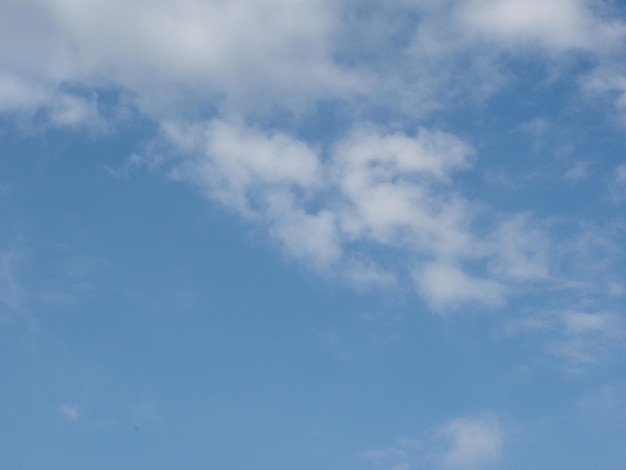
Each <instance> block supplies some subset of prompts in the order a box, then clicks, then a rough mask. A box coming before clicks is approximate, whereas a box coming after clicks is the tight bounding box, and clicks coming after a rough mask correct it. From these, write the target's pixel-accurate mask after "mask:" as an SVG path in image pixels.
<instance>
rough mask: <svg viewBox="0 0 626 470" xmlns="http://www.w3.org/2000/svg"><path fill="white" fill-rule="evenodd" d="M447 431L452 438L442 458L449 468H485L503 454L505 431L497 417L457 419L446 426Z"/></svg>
mask: <svg viewBox="0 0 626 470" xmlns="http://www.w3.org/2000/svg"><path fill="white" fill-rule="evenodd" d="M443 434H444V435H445V436H446V437H447V439H448V440H449V447H448V449H447V451H446V452H445V454H444V455H443V457H442V461H441V462H442V465H443V466H444V467H445V468H458V469H469V470H471V469H479V468H485V467H487V466H489V465H491V464H494V463H497V462H498V461H499V460H500V458H501V456H502V446H503V443H504V432H503V431H502V429H501V428H500V426H499V425H498V423H497V422H496V421H494V420H491V419H456V420H454V421H452V422H450V423H449V424H448V425H447V426H446V427H445V428H444V429H443Z"/></svg>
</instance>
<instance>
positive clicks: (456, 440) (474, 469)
mask: <svg viewBox="0 0 626 470" xmlns="http://www.w3.org/2000/svg"><path fill="white" fill-rule="evenodd" d="M505 437H506V436H505V433H504V430H503V429H502V427H501V426H500V423H499V422H498V420H497V419H496V418H495V417H493V416H485V417H478V418H456V419H453V420H451V421H449V422H447V423H446V424H444V425H443V426H438V427H437V428H435V429H434V430H430V431H429V432H428V434H427V435H426V436H425V438H424V439H420V440H416V439H409V438H406V437H404V438H400V439H398V440H397V442H396V443H395V445H393V446H390V447H385V448H378V449H376V448H373V449H368V450H366V451H365V452H361V453H359V454H358V456H359V457H360V458H361V459H363V460H366V461H368V462H369V463H370V464H371V465H372V466H373V467H375V468H377V469H381V470H400V469H402V470H404V469H406V470H410V469H413V468H415V469H418V468H441V469H460V470H478V469H483V468H490V467H491V466H492V465H493V464H497V463H499V462H500V461H501V460H502V456H503V455H502V454H503V446H504V442H505Z"/></svg>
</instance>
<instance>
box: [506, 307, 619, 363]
mask: <svg viewBox="0 0 626 470" xmlns="http://www.w3.org/2000/svg"><path fill="white" fill-rule="evenodd" d="M509 332H510V333H515V334H519V333H529V332H531V333H543V335H542V338H543V349H544V351H545V352H546V353H547V354H550V355H552V356H555V357H557V358H559V359H561V360H563V361H565V365H566V366H567V368H568V369H569V370H570V371H572V372H576V371H578V370H580V368H581V367H584V366H587V365H590V364H593V363H596V362H598V361H600V360H603V359H606V358H608V357H610V355H611V354H612V353H613V352H614V351H616V350H617V348H619V347H620V345H621V344H622V342H623V340H624V338H625V337H626V325H625V324H624V320H623V319H622V318H621V317H620V316H619V315H617V314H616V313H613V312H585V311H578V310H563V311H553V312H546V313H543V314H537V315H534V316H530V317H528V318H526V319H524V320H521V321H518V322H514V323H511V324H510V325H509Z"/></svg>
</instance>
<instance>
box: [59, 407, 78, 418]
mask: <svg viewBox="0 0 626 470" xmlns="http://www.w3.org/2000/svg"><path fill="white" fill-rule="evenodd" d="M59 413H61V416H63V417H64V418H65V419H67V420H68V421H78V420H79V419H80V418H81V416H82V411H81V409H80V407H79V406H78V405H75V404H73V405H70V404H67V403H66V404H63V405H61V406H60V407H59Z"/></svg>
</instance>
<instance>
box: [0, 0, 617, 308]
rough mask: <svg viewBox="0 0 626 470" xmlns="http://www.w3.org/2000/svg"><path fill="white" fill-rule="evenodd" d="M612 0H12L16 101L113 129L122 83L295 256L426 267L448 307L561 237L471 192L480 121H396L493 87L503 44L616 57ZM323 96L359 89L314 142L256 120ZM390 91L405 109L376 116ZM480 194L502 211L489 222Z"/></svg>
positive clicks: (514, 271) (234, 202) (59, 120)
mask: <svg viewBox="0 0 626 470" xmlns="http://www.w3.org/2000/svg"><path fill="white" fill-rule="evenodd" d="M357 3H358V2H357ZM600 6H601V5H600V4H598V3H595V2H588V1H583V0H543V1H539V0H526V1H521V0H448V1H441V2H437V1H432V0H392V1H390V2H382V3H381V2H379V3H378V4H376V3H375V2H374V3H372V4H369V5H368V8H367V9H365V10H364V9H363V8H360V7H359V5H357V4H356V3H354V2H352V1H349V0H344V1H341V0H340V1H331V0H321V1H320V0H295V1H294V0H237V1H231V2H223V1H218V0H177V1H175V2H172V1H167V0H156V1H155V0H133V1H125V2H121V0H107V1H105V0H85V1H82V2H76V1H73V0H23V1H17V0H10V1H7V2H3V3H2V5H0V39H1V40H0V64H2V65H1V66H0V112H2V113H11V114H20V113H21V114H25V115H26V116H31V117H32V116H39V117H42V116H43V118H44V120H45V121H46V122H47V123H48V124H51V125H55V126H61V127H70V128H79V127H81V126H87V127H89V128H98V129H108V126H107V124H106V123H105V121H106V119H107V118H106V116H104V114H105V113H103V112H102V110H101V109H100V104H101V103H100V102H99V98H98V95H97V90H107V91H114V92H115V93H117V94H118V95H119V96H120V100H122V101H124V100H126V101H128V102H129V103H131V105H132V106H134V107H136V108H137V110H138V111H139V112H140V114H141V116H142V117H146V118H148V119H152V120H153V121H154V122H156V123H158V124H159V125H160V129H161V131H160V132H161V134H162V135H163V136H164V137H165V139H167V140H168V141H169V142H170V143H172V144H173V147H175V149H176V151H175V152H174V153H178V154H179V155H182V157H180V158H178V159H169V160H168V157H165V158H164V159H163V160H165V163H164V165H171V166H172V171H171V173H170V174H171V176H172V177H173V178H175V179H177V180H179V181H183V182H186V183H190V184H193V185H194V186H195V187H197V188H199V189H200V191H202V193H203V194H205V195H206V196H207V197H209V198H211V199H212V200H214V201H218V202H220V203H221V204H223V205H225V206H227V207H229V208H230V209H231V210H233V211H234V212H236V213H237V214H239V215H240V216H242V217H244V218H246V219H248V220H250V221H253V223H255V224H257V226H260V227H263V230H266V232H267V233H269V234H270V237H272V239H273V240H274V241H275V243H276V244H277V245H278V246H280V247H281V249H282V250H283V252H284V253H286V254H287V255H288V256H290V257H292V258H296V259H299V260H302V261H303V262H305V263H306V264H307V265H308V266H312V267H314V269H317V270H320V271H325V272H327V273H328V272H342V273H344V277H345V278H347V279H348V280H350V281H351V282H354V283H361V284H377V285H395V284H397V283H401V282H402V278H404V280H405V282H407V283H412V282H413V281H417V289H418V290H419V291H420V292H422V294H423V295H425V296H426V298H427V300H428V301H429V302H430V303H431V304H432V305H437V306H438V307H439V308H444V307H445V306H446V305H457V306H458V305H462V304H464V303H467V302H470V303H479V304H485V305H499V304H501V303H502V302H504V300H506V297H507V295H508V294H509V293H510V292H514V291H515V290H516V289H515V287H516V286H517V285H519V284H524V283H529V282H538V281H542V282H550V281H551V280H552V279H553V273H552V272H551V270H552V265H553V263H552V261H551V259H550V257H549V256H548V253H549V252H550V248H551V240H550V239H549V237H548V236H547V235H546V234H545V230H544V229H543V227H541V226H540V224H538V223H536V222H533V221H532V220H531V218H530V217H528V216H518V215H509V216H505V215H501V214H495V211H493V210H490V209H488V208H487V209H485V208H484V207H482V206H481V204H480V203H479V202H476V201H472V200H470V199H468V198H467V197H465V196H464V195H463V194H462V193H461V191H460V186H459V185H458V184H457V182H458V180H457V177H458V174H459V173H460V172H463V171H467V170H469V169H470V168H471V166H472V163H473V158H474V152H475V150H474V149H473V148H472V146H471V145H469V144H468V143H467V142H466V141H465V140H464V139H460V138H459V137H457V136H455V135H453V134H451V133H446V132H442V131H439V130H437V129H426V128H421V129H420V128H418V129H416V130H415V132H411V131H408V130H405V131H404V132H403V131H400V130H398V129H400V128H401V126H400V124H401V123H402V122H403V119H404V118H406V117H407V116H410V117H411V122H415V116H423V115H424V114H425V113H427V112H428V110H431V109H433V108H441V107H444V106H447V105H450V104H452V103H458V102H465V101H464V100H466V99H470V100H471V99H475V98H477V97H478V98H481V101H480V102H482V98H484V97H485V96H488V95H489V94H491V93H494V92H495V91H496V90H497V89H499V87H501V86H502V85H503V83H505V82H506V77H507V76H508V75H510V73H511V71H510V70H509V69H508V66H507V61H503V60H502V57H504V56H506V55H507V54H509V55H514V56H515V57H522V58H524V57H527V53H528V52H529V51H532V52H537V51H540V52H541V53H543V54H546V55H549V56H550V57H556V55H558V54H562V55H563V56H565V55H567V53H569V52H572V51H585V52H586V53H588V54H589V55H594V56H595V57H596V58H598V61H599V62H598V63H600V65H601V66H602V67H601V68H602V70H605V69H606V70H615V69H616V67H613V68H611V67H609V65H611V61H612V60H613V59H611V57H613V56H612V55H611V54H612V53H613V52H612V51H615V50H616V48H618V47H619V46H620V44H621V42H622V41H623V37H624V25H623V22H620V21H619V20H616V19H611V17H610V15H608V14H607V13H606V11H603V10H602V8H600ZM607 11H608V10H607ZM416 17H417V18H418V19H419V20H416V19H415V18H416ZM411 18H413V19H411ZM16 38H19V39H20V41H21V42H20V44H22V46H23V47H19V48H16V47H14V44H15V43H16ZM17 49H19V50H20V52H19V53H18V52H16V51H17ZM607 64H609V65H607ZM597 70H600V69H597ZM621 77H622V76H621V75H620V74H619V73H618V72H615V73H613V74H612V75H610V76H608V77H607V76H604V75H602V74H601V73H600V72H597V73H596V74H595V75H593V74H592V75H591V78H589V79H588V80H587V81H586V82H584V83H585V84H584V86H585V87H586V88H585V89H595V90H599V92H601V93H605V92H607V90H608V91H615V90H616V89H617V90H621V91H619V93H621V95H620V96H622V95H623V91H624V89H626V88H624V86H623V80H622V79H621ZM620 100H621V98H620ZM322 102H323V103H327V102H340V103H342V104H344V105H346V106H345V107H346V109H347V110H346V113H347V114H346V115H347V116H348V119H349V120H351V121H352V122H353V123H355V122H356V123H357V124H353V126H352V130H351V131H347V132H340V133H339V137H337V138H336V139H335V140H334V141H322V142H318V143H316V144H312V143H310V142H307V141H306V140H305V139H303V138H302V137H301V136H300V135H299V134H298V132H297V131H287V130H285V129H281V127H280V125H270V124H266V125H261V124H258V123H267V122H273V121H272V120H269V121H268V120H267V119H263V117H265V118H267V116H269V115H273V114H272V113H273V112H274V111H277V110H280V111H287V113H288V116H289V118H290V123H291V124H293V123H294V122H295V123H297V124H299V123H302V122H305V123H306V122H307V119H310V117H311V116H312V115H314V114H315V112H314V111H312V110H315V109H316V105H317V104H318V103H322ZM380 108H382V109H384V110H387V111H389V112H390V115H391V116H392V118H391V119H390V122H393V124H389V125H381V126H379V127H376V126H368V125H364V124H362V122H363V121H364V120H365V118H364V116H372V114H373V113H372V111H376V112H377V111H378V110H379V109H380ZM112 115H113V116H114V115H115V113H112ZM207 116H210V117H207ZM279 121H280V120H279ZM253 122H254V123H257V124H256V125H252V124H251V123H253ZM547 122H548V121H545V120H543V121H542V120H541V119H540V120H536V121H534V124H533V125H534V126H535V127H533V128H534V129H535V131H537V132H545V126H546V123H547ZM291 124H290V126H291ZM292 127H294V128H297V127H298V126H297V125H294V126H292ZM413 128H415V127H413ZM572 171H573V170H572ZM113 173H115V170H113ZM568 175H569V177H577V178H578V177H582V173H581V170H580V169H578V170H576V171H575V172H574V173H571V174H570V173H568ZM577 175H578V176H577ZM480 212H482V213H483V214H482V217H484V212H489V214H488V217H493V218H495V219H498V220H499V221H500V222H498V223H495V224H492V228H491V229H490V230H488V231H487V233H481V234H480V235H479V234H478V233H477V231H476V225H477V221H478V219H479V218H480V217H481V215H480V214H479V213H480ZM483 221H484V219H482V220H481V222H483ZM370 252H383V253H384V255H388V254H390V253H392V254H393V255H394V256H393V257H390V256H380V257H378V256H376V255H367V254H366V253H370ZM390 258H393V259H394V261H393V262H391V263H386V264H385V263H383V262H382V261H381V260H382V259H387V260H388V259H390ZM335 268H341V269H335ZM470 268H471V269H470Z"/></svg>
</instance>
